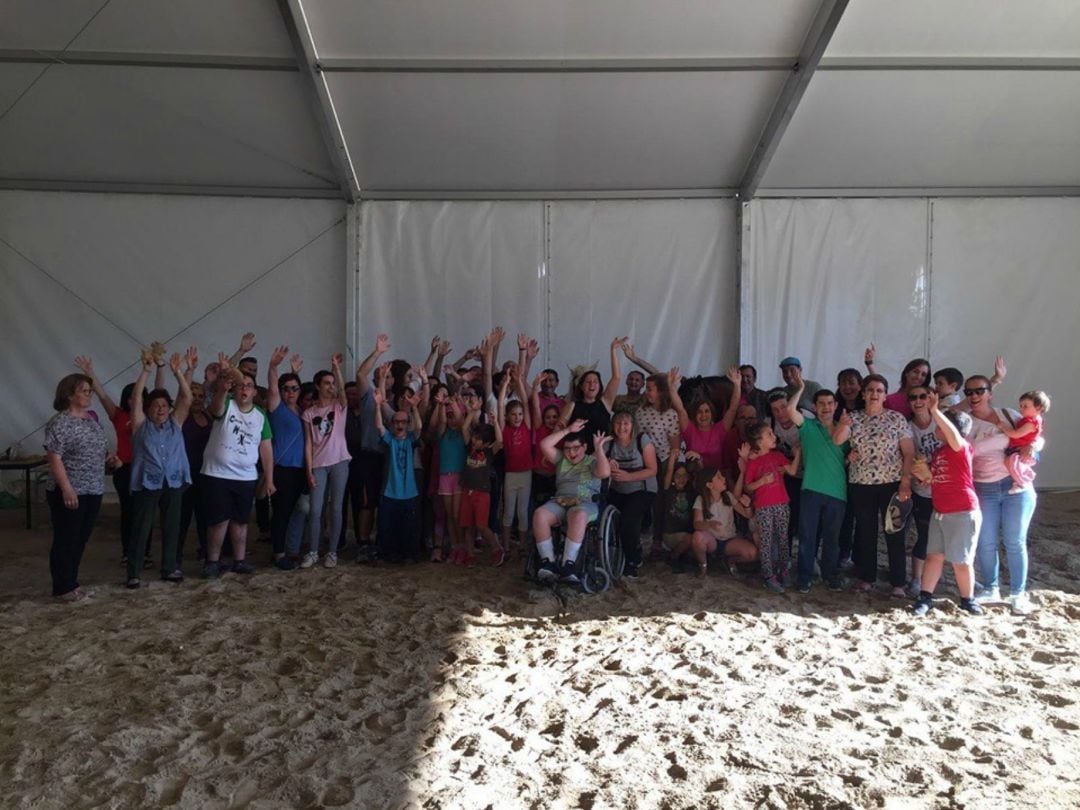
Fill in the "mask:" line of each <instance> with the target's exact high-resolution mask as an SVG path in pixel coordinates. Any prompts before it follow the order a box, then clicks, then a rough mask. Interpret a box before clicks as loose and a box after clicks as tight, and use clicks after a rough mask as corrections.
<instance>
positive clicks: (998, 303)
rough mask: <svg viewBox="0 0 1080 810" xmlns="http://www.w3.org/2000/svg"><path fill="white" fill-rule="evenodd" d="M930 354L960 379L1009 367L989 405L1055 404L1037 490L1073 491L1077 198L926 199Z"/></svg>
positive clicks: (1078, 381)
mask: <svg viewBox="0 0 1080 810" xmlns="http://www.w3.org/2000/svg"><path fill="white" fill-rule="evenodd" d="M933 228H934V230H933V233H934V252H933V270H932V278H933V282H932V313H933V314H932V318H931V331H930V345H931V351H932V354H933V356H934V357H935V358H940V359H939V360H938V362H945V361H947V362H948V363H949V364H950V365H954V366H957V367H958V368H960V369H961V370H962V371H963V372H964V373H965V374H974V373H982V374H989V373H991V372H992V370H993V361H994V356H995V355H997V354H1004V355H1005V357H1006V359H1007V361H1008V371H1009V373H1008V375H1007V377H1006V379H1005V382H1004V383H1002V384H1001V385H1000V386H998V387H997V388H996V389H995V390H994V405H995V406H997V407H1011V408H1016V407H1017V400H1018V398H1019V396H1020V394H1022V393H1023V392H1025V391H1029V390H1031V389H1034V388H1038V389H1042V390H1044V391H1046V392H1047V393H1049V394H1050V396H1051V397H1052V398H1054V403H1053V407H1052V408H1051V410H1050V413H1049V414H1048V415H1047V417H1046V425H1045V434H1046V439H1047V447H1046V450H1045V452H1044V453H1043V456H1042V460H1041V461H1040V463H1039V467H1038V478H1037V479H1036V485H1037V486H1045V487H1076V486H1080V461H1078V459H1080V433H1078V432H1077V431H1076V430H1075V427H1074V425H1073V421H1074V420H1073V418H1072V413H1073V403H1074V402H1076V401H1077V400H1078V399H1080V375H1078V373H1077V372H1078V371H1080V363H1078V361H1077V356H1078V355H1077V349H1076V336H1077V334H1080V309H1078V308H1077V305H1076V302H1077V291H1078V290H1080V200H1077V199H1060V198H1059V199H1053V198H1050V199H1003V200H934V201H933Z"/></svg>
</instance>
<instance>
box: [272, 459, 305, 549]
mask: <svg viewBox="0 0 1080 810" xmlns="http://www.w3.org/2000/svg"><path fill="white" fill-rule="evenodd" d="M307 485H308V482H307V473H306V472H305V471H304V468H303V467H281V466H278V465H276V464H275V465H274V494H273V495H272V496H270V497H271V500H272V502H273V509H272V510H271V513H270V514H271V517H270V540H271V541H272V542H273V544H274V554H284V553H285V543H286V540H287V539H288V534H289V519H290V518H291V517H292V513H293V510H294V509H296V502H297V501H298V500H300V496H301V495H303V494H304V493H305V492H306V491H307Z"/></svg>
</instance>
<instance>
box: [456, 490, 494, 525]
mask: <svg viewBox="0 0 1080 810" xmlns="http://www.w3.org/2000/svg"><path fill="white" fill-rule="evenodd" d="M490 517H491V493H490V492H483V491H481V490H478V489H466V490H463V491H462V493H461V509H460V510H459V511H458V525H459V526H461V527H462V528H463V529H464V528H468V527H469V526H481V527H483V526H487V525H488V519H489V518H490Z"/></svg>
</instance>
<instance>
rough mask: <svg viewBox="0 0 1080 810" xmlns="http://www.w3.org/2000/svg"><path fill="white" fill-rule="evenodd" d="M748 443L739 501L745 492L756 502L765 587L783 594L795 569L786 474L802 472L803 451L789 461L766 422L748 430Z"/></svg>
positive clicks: (738, 487)
mask: <svg viewBox="0 0 1080 810" xmlns="http://www.w3.org/2000/svg"><path fill="white" fill-rule="evenodd" d="M746 440H747V443H746V444H743V445H742V447H740V448H739V480H738V481H737V482H736V483H735V497H736V498H740V497H742V493H743V490H744V489H745V490H746V491H747V492H749V493H750V495H751V497H752V498H753V499H754V518H755V520H756V521H757V526H758V536H759V538H760V541H759V542H760V556H761V573H762V576H764V578H765V587H766V588H767V589H768V590H770V591H772V592H773V593H783V592H784V586H783V579H784V577H785V576H786V575H787V571H788V568H789V566H790V565H791V548H790V547H789V545H788V524H789V522H790V520H791V509H790V507H789V506H788V494H787V487H785V486H784V473H787V474H788V475H794V474H795V473H796V472H797V471H798V469H799V461H800V457H801V455H802V448H801V447H796V448H795V457H794V458H793V459H791V460H789V459H788V457H787V456H785V455H784V454H783V453H781V452H780V451H778V450H777V449H776V434H775V433H773V431H772V428H770V427H769V426H768V425H767V424H765V423H764V422H754V423H752V424H751V425H749V426H748V427H747V428H746Z"/></svg>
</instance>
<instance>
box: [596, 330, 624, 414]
mask: <svg viewBox="0 0 1080 810" xmlns="http://www.w3.org/2000/svg"><path fill="white" fill-rule="evenodd" d="M625 341H626V338H625V337H617V338H615V339H614V340H613V341H611V379H610V380H608V384H607V385H605V386H604V393H603V396H602V397H601V399H602V400H603V401H604V407H606V408H607V409H608V410H609V411H610V410H612V409H613V408H614V407H615V397H617V396H618V395H619V383H621V382H622V370H621V369H620V368H619V348H620V347H621V346H622V345H623V343H624V342H625Z"/></svg>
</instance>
